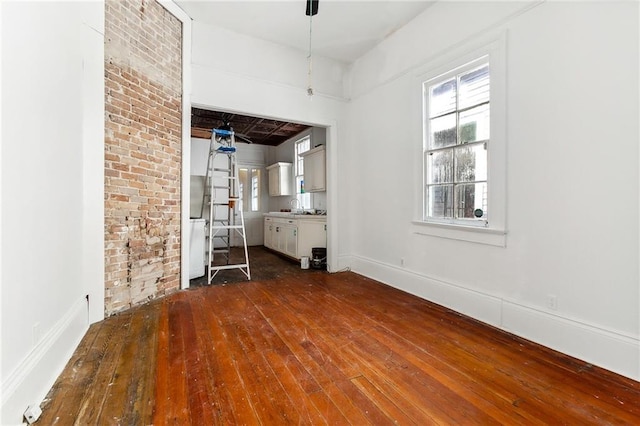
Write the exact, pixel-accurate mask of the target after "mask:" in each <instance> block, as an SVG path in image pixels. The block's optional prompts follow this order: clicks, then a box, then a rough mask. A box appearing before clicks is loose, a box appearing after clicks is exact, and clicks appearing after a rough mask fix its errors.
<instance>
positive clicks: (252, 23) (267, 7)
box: [176, 0, 434, 146]
mask: <svg viewBox="0 0 640 426" xmlns="http://www.w3.org/2000/svg"><path fill="white" fill-rule="evenodd" d="M176 3H177V4H178V5H179V6H180V7H181V8H182V9H183V10H184V11H185V12H186V13H187V14H188V15H189V16H190V17H191V18H192V19H193V20H194V21H200V22H202V23H205V24H209V25H215V26H218V27H223V28H226V29H228V30H231V31H235V32H237V33H241V34H245V35H248V36H251V37H256V38H259V39H263V40H267V41H271V42H273V43H278V44H281V45H284V46H289V47H292V48H294V49H299V50H302V51H304V52H307V51H308V49H309V17H308V16H306V15H305V9H306V0H281V1H273V0H253V1H247V0H233V1H220V0H176ZM433 3H434V2H433V1H424V0H422V1H418V0H413V1H402V0H391V1H389V0H386V1H383V0H369V1H363V0H355V1H354V0H320V2H319V7H318V14H317V15H315V16H314V17H313V26H312V28H313V33H312V51H313V54H314V55H320V56H324V57H327V58H332V59H334V60H338V61H341V62H343V63H352V62H354V61H355V60H356V59H358V58H359V57H361V56H362V55H364V54H365V53H366V52H367V51H369V50H370V49H371V48H373V47H374V46H376V45H377V44H378V43H380V42H381V41H382V40H384V39H385V38H386V37H387V36H389V35H390V34H392V33H393V32H395V31H396V30H397V29H399V28H400V27H402V26H403V25H405V24H406V23H407V22H409V21H410V20H411V19H413V18H414V17H415V16H417V15H419V14H420V13H422V12H423V11H424V10H425V9H427V8H428V7H429V6H431V5H432V4H433ZM225 121H229V122H230V124H231V126H232V127H233V129H234V131H235V133H236V134H241V135H245V136H246V137H247V138H248V139H250V140H251V141H252V142H253V143H257V144H263V145H271V146H276V145H279V144H280V143H282V142H284V141H286V140H288V139H290V138H291V137H293V136H295V135H296V134H298V133H300V132H301V131H303V130H305V129H307V128H308V126H305V125H301V124H296V123H286V122H281V121H276V120H270V119H264V118H258V117H249V116H244V115H239V114H232V113H225V112H216V111H207V110H204V109H200V108H193V109H192V126H191V136H193V137H200V138H207V139H208V138H210V137H211V129H213V128H216V127H219V126H221V125H222V124H224V122H225Z"/></svg>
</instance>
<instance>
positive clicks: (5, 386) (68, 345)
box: [0, 297, 88, 425]
mask: <svg viewBox="0 0 640 426" xmlns="http://www.w3.org/2000/svg"><path fill="white" fill-rule="evenodd" d="M87 329H88V312H87V300H86V298H84V297H82V298H81V299H79V300H78V301H76V303H74V304H73V306H72V307H71V309H69V310H68V311H67V313H66V314H65V315H64V316H63V317H62V318H61V319H60V320H59V321H58V322H57V323H56V324H55V325H54V326H53V327H52V328H51V330H50V331H49V332H48V333H47V334H46V335H45V336H44V337H43V339H42V340H41V341H40V342H39V343H38V344H37V345H36V346H35V347H34V348H33V350H32V351H31V352H30V353H29V354H28V355H27V356H26V357H25V358H24V359H23V360H22V362H21V363H20V364H19V365H18V366H17V367H16V368H15V369H14V370H13V371H12V372H11V373H10V374H9V376H7V379H6V380H5V381H4V382H3V383H2V384H1V385H0V395H1V398H2V405H1V407H2V408H1V410H0V416H1V417H0V424H2V425H22V421H23V418H22V414H23V413H24V411H25V410H26V409H27V407H28V406H29V405H40V404H41V403H42V401H43V400H44V398H45V397H46V396H47V393H48V392H49V390H50V389H51V387H52V386H53V384H54V383H55V381H56V379H57V378H58V376H59V375H60V373H61V372H62V370H63V369H64V367H65V365H66V364H67V362H68V361H69V359H70V358H71V355H72V354H73V351H74V350H75V349H76V348H77V346H78V344H79V343H80V340H82V337H83V336H84V334H85V333H86V331H87Z"/></svg>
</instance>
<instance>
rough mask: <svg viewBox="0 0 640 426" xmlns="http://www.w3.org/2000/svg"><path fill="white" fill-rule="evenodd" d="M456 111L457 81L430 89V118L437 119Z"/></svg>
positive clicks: (450, 81)
mask: <svg viewBox="0 0 640 426" xmlns="http://www.w3.org/2000/svg"><path fill="white" fill-rule="evenodd" d="M455 109H456V79H455V78H453V79H451V80H449V81H445V82H444V83H441V84H439V85H437V86H432V87H430V88H429V117H437V116H439V115H442V114H444V113H447V112H452V111H455Z"/></svg>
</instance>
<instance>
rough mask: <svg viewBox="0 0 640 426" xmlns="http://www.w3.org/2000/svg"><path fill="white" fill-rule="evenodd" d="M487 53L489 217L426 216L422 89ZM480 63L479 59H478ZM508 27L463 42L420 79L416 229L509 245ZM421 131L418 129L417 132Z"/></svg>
mask: <svg viewBox="0 0 640 426" xmlns="http://www.w3.org/2000/svg"><path fill="white" fill-rule="evenodd" d="M481 58H484V60H485V61H487V59H488V61H487V62H488V63H489V68H490V75H491V77H490V78H491V86H490V99H491V118H490V126H491V137H490V143H489V146H488V148H489V150H488V157H487V162H488V164H487V168H488V173H487V175H488V176H487V185H488V211H489V212H488V215H489V218H488V221H487V222H484V221H480V222H473V221H455V220H440V219H431V218H426V217H425V210H424V209H425V205H426V199H425V197H426V191H425V186H426V173H425V172H426V167H425V166H426V165H425V164H424V162H423V158H424V136H425V132H424V123H425V120H427V118H428V117H427V115H426V113H425V111H424V107H425V105H424V95H423V90H424V87H425V82H428V81H430V80H433V79H435V78H437V77H439V76H442V75H445V74H449V73H452V72H454V70H457V69H460V68H461V67H463V66H465V65H467V64H470V63H472V62H474V61H476V60H480V59H481ZM478 63H480V62H478ZM506 77H507V75H506V33H501V34H500V35H499V36H497V37H496V36H493V37H489V38H486V39H484V40H476V42H475V43H474V45H473V46H469V45H467V46H463V47H459V48H456V49H453V50H452V51H450V52H448V53H446V54H444V55H442V56H441V57H440V58H438V59H436V60H434V61H431V65H430V66H429V67H428V68H427V69H426V70H424V71H423V72H422V73H420V74H419V75H418V76H417V79H416V86H417V90H416V93H417V95H416V97H417V96H419V102H416V110H417V111H416V116H418V114H419V117H420V118H419V120H418V121H417V122H418V123H419V128H416V133H417V134H419V137H417V138H416V139H417V140H418V141H419V143H418V144H417V146H416V154H418V152H417V151H418V149H419V155H416V157H414V158H416V163H415V168H416V170H418V171H419V172H417V173H416V179H415V181H416V197H415V199H416V203H415V211H414V220H413V225H414V233H415V234H419V235H427V236H433V237H440V238H448V239H454V240H462V241H469V242H474V243H480V244H488V245H494V246H501V247H504V246H506V206H507V200H506V196H507V191H506V184H507V182H506V177H507V176H506V149H507V141H506V84H507V78H506ZM418 132H419V133H418Z"/></svg>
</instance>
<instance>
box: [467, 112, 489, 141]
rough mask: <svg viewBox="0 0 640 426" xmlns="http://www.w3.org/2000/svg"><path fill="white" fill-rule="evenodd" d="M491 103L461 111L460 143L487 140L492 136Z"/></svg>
mask: <svg viewBox="0 0 640 426" xmlns="http://www.w3.org/2000/svg"><path fill="white" fill-rule="evenodd" d="M490 123H491V120H490V111H489V104H484V105H481V106H479V107H476V108H472V109H469V110H467V111H464V112H461V113H460V143H469V142H475V141H485V140H488V139H489V136H490Z"/></svg>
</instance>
